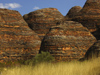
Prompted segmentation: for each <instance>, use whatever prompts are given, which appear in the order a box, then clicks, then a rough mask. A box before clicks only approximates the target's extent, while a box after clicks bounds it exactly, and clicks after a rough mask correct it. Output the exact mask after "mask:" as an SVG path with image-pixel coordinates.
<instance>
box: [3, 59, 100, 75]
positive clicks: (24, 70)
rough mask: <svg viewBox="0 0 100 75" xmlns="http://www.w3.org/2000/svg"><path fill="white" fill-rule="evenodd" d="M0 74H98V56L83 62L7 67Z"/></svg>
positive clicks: (99, 60)
mask: <svg viewBox="0 0 100 75" xmlns="http://www.w3.org/2000/svg"><path fill="white" fill-rule="evenodd" d="M2 75H100V58H98V59H95V60H91V61H84V62H60V63H54V64H52V63H41V64H37V65H35V66H21V67H14V68H8V69H7V70H5V71H2Z"/></svg>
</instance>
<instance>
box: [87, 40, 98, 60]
mask: <svg viewBox="0 0 100 75" xmlns="http://www.w3.org/2000/svg"><path fill="white" fill-rule="evenodd" d="M95 57H100V40H98V41H97V42H96V43H94V44H93V46H92V47H90V49H89V50H88V51H87V53H86V55H85V59H91V58H95Z"/></svg>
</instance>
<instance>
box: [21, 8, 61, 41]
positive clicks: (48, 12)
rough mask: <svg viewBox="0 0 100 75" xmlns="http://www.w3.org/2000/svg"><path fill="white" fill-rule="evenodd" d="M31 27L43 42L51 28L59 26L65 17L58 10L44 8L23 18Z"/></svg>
mask: <svg viewBox="0 0 100 75" xmlns="http://www.w3.org/2000/svg"><path fill="white" fill-rule="evenodd" d="M23 17H24V19H25V21H26V22H27V23H28V25H29V27H30V28H31V29H32V30H34V31H35V32H36V33H37V34H38V35H39V37H40V38H41V40H42V39H43V37H44V36H45V34H46V33H47V32H48V31H49V28H50V27H51V26H55V25H56V24H59V23H60V22H61V20H62V18H63V15H62V14H61V13H60V12H59V11H58V10H57V9H56V8H44V9H40V10H36V11H33V12H30V13H29V14H26V15H24V16H23Z"/></svg>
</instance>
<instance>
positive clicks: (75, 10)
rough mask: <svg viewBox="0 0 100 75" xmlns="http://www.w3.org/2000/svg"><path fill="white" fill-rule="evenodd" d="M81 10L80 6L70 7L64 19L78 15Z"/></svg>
mask: <svg viewBox="0 0 100 75" xmlns="http://www.w3.org/2000/svg"><path fill="white" fill-rule="evenodd" d="M81 9H82V7H80V6H74V7H72V8H71V9H70V10H69V12H68V13H67V15H66V16H65V17H69V18H73V17H75V16H77V15H78V12H79V11H80V10H81Z"/></svg>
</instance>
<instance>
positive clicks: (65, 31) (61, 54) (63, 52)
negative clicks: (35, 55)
mask: <svg viewBox="0 0 100 75" xmlns="http://www.w3.org/2000/svg"><path fill="white" fill-rule="evenodd" d="M95 41H96V38H95V37H94V36H93V35H92V34H91V33H90V32H89V31H88V29H87V28H85V27H83V26H82V25H81V24H80V23H78V22H73V21H66V22H65V23H64V24H63V25H59V26H53V27H51V29H50V31H49V32H48V33H47V34H46V36H45V37H44V39H43V41H42V44H41V49H40V52H41V51H48V52H50V54H51V55H53V56H54V57H55V59H56V60H57V61H71V60H79V59H81V58H83V57H84V56H85V53H86V52H87V50H88V49H89V48H90V47H91V46H92V45H93V44H94V42H95Z"/></svg>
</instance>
